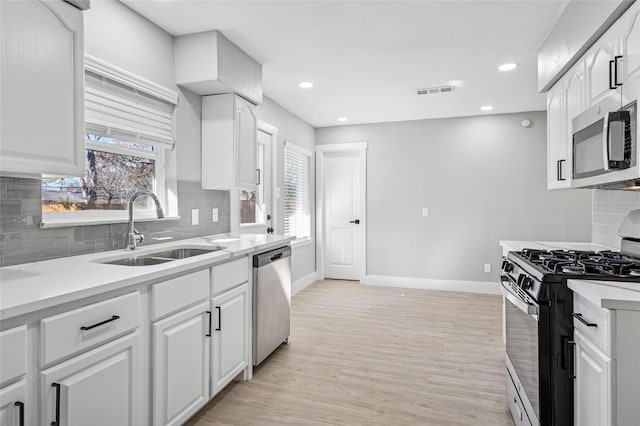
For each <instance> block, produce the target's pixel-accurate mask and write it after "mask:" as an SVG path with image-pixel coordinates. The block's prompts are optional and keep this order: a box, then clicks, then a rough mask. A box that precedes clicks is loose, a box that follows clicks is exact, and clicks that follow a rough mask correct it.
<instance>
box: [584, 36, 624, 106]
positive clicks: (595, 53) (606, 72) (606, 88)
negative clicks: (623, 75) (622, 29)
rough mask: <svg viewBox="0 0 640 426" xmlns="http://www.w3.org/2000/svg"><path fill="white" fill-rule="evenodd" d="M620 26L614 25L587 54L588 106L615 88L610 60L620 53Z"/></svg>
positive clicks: (609, 93)
mask: <svg viewBox="0 0 640 426" xmlns="http://www.w3.org/2000/svg"><path fill="white" fill-rule="evenodd" d="M618 35H619V30H618V26H616V25H614V26H612V27H611V28H610V29H609V30H608V31H607V32H606V33H604V35H603V36H602V37H601V38H600V39H599V40H598V41H597V42H596V44H594V45H593V47H592V48H591V50H590V53H589V54H587V91H588V95H587V96H588V97H587V100H588V105H587V107H589V106H591V105H593V104H595V103H597V102H599V101H601V100H602V99H604V98H605V97H607V96H609V95H611V94H612V93H613V92H614V90H615V88H614V89H611V87H614V86H613V83H614V81H613V75H611V74H610V73H611V72H612V71H610V70H611V66H610V61H613V60H614V59H615V57H616V55H619V54H620V49H619V44H620V42H619V37H618Z"/></svg>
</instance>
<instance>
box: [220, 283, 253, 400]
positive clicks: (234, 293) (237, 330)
mask: <svg viewBox="0 0 640 426" xmlns="http://www.w3.org/2000/svg"><path fill="white" fill-rule="evenodd" d="M212 307H213V314H214V315H213V316H214V327H215V328H214V331H213V351H212V355H211V362H212V365H213V386H212V387H213V389H212V396H213V395H215V394H216V393H218V392H219V391H220V390H222V388H224V387H225V386H226V385H227V384H229V382H231V380H233V378H234V377H235V376H237V375H238V374H239V373H240V372H242V370H244V369H245V368H246V367H247V366H248V365H249V331H250V329H249V319H250V315H249V284H243V285H241V286H240V287H236V288H235V289H233V290H229V291H228V292H226V293H223V294H221V295H220V296H218V297H215V298H214V299H213V306H212Z"/></svg>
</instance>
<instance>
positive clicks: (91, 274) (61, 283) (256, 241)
mask: <svg viewBox="0 0 640 426" xmlns="http://www.w3.org/2000/svg"><path fill="white" fill-rule="evenodd" d="M291 240H293V237H285V236H282V235H265V234H244V235H229V234H221V235H212V236H207V237H199V238H190V239H187V240H180V241H172V242H169V243H162V244H153V245H150V246H144V245H143V246H140V247H139V248H138V249H137V250H136V251H135V252H134V253H135V255H136V256H142V255H145V254H147V253H150V252H156V251H160V250H166V249H171V248H179V247H185V246H189V247H197V248H207V247H211V246H215V245H218V246H223V247H225V248H224V249H223V250H220V251H216V252H212V253H207V254H203V255H199V256H193V257H191V258H188V259H180V260H173V261H170V262H166V263H162V264H159V265H149V266H120V265H105V264H103V263H100V262H104V261H109V260H115V259H119V258H123V257H129V256H131V255H132V252H129V251H124V250H114V251H108V252H101V253H92V254H87V255H81V256H72V257H65V258H61V259H53V260H46V261H42V262H34V263H25V264H22V265H15V266H7V267H4V268H0V319H7V318H11V317H15V316H18V315H22V314H27V313H30V312H35V311H37V310H40V309H45V308H48V307H51V306H55V305H59V304H62V303H67V302H71V301H74V300H79V299H82V298H85V297H90V296H94V295H97V294H101V293H105V292H108V291H112V290H117V289H121V288H124V287H128V286H131V285H135V284H140V283H144V282H147V281H151V280H156V279H162V278H164V277H169V276H171V275H175V274H178V273H181V272H185V271H189V270H191V269H197V268H199V267H205V266H207V265H210V264H212V263H215V262H218V261H223V260H226V259H232V258H234V257H238V256H242V255H246V254H249V253H253V252H258V251H264V250H267V249H269V248H276V247H277V246H279V245H286V244H288V243H289V242H290V241H291Z"/></svg>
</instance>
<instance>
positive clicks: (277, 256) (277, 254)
mask: <svg viewBox="0 0 640 426" xmlns="http://www.w3.org/2000/svg"><path fill="white" fill-rule="evenodd" d="M290 256H291V247H289V246H284V247H280V248H277V249H275V250H270V251H267V252H265V253H260V254H256V255H255V256H253V267H254V268H261V267H263V266H266V265H268V264H270V263H273V262H277V261H279V260H282V259H286V258H287V257H290Z"/></svg>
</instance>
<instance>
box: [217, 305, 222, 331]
mask: <svg viewBox="0 0 640 426" xmlns="http://www.w3.org/2000/svg"><path fill="white" fill-rule="evenodd" d="M216 309H217V310H218V327H217V328H216V331H220V330H222V314H221V312H222V309H220V306H216Z"/></svg>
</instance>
